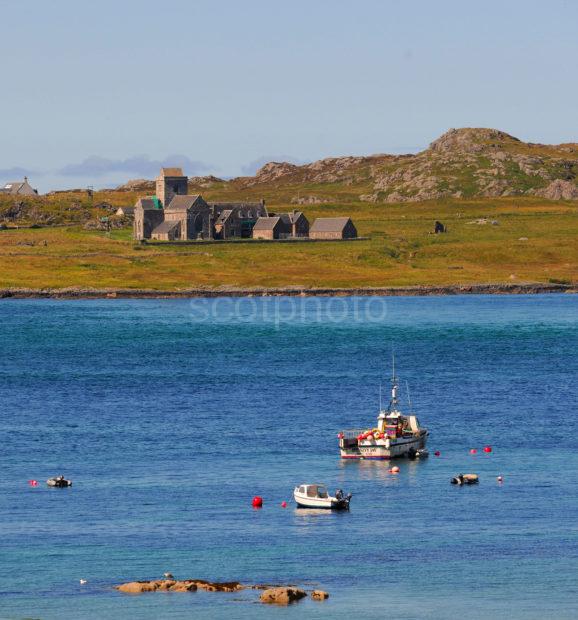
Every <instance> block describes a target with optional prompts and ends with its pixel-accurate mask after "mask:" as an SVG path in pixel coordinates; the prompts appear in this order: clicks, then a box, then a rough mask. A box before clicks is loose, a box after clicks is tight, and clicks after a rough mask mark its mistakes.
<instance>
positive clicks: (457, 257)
mask: <svg viewBox="0 0 578 620" xmlns="http://www.w3.org/2000/svg"><path fill="white" fill-rule="evenodd" d="M218 197H219V196H214V197H213V196H208V198H213V199H214V198H218ZM124 199H125V200H126V204H131V202H132V199H133V197H132V196H130V195H127V196H126V197H125V198H124ZM272 208H273V209H275V208H276V209H277V210H279V211H281V210H288V209H289V208H291V207H290V206H289V205H288V204H278V205H275V206H272ZM302 208H303V210H304V211H305V214H306V215H307V217H308V218H309V220H310V221H312V220H313V219H314V218H315V217H319V216H328V215H339V214H344V215H345V214H347V215H351V216H352V218H353V219H354V221H355V223H356V225H357V228H358V231H359V234H360V235H363V236H368V237H370V239H369V240H367V241H356V242H328V243H303V244H282V243H251V242H250V243H243V244H235V243H223V244H203V242H197V243H195V244H193V245H190V244H187V245H182V246H179V245H166V246H162V245H159V244H157V245H152V244H150V245H139V244H135V243H134V242H133V241H132V239H131V232H132V231H130V230H129V229H119V230H114V231H112V232H111V233H109V234H107V233H105V232H96V231H87V230H83V228H82V227H81V226H80V225H76V224H71V225H66V226H58V227H46V228H38V229H19V230H2V231H0V288H64V287H71V286H78V287H82V288H135V289H136V288H146V289H155V290H178V289H186V288H192V287H198V286H202V287H211V288H218V287H220V286H229V287H230V286H236V287H253V286H263V287H277V286H304V287H369V286H407V285H455V284H477V283H480V284H487V283H518V282H520V283H521V282H546V283H547V282H553V283H572V284H576V283H578V203H576V202H569V201H568V202H564V201H558V202H548V201H545V200H543V199H538V198H519V197H517V198H500V199H481V200H469V201H465V200H462V201H457V200H454V201H451V200H446V201H433V202H424V203H414V204H411V205H408V204H402V205H395V204H391V205H389V204H368V203H362V202H347V203H346V204H342V205H339V204H322V205H312V206H304V207H302ZM482 218H487V220H488V221H487V223H477V222H478V220H480V219H482ZM435 220H441V221H442V222H443V223H444V224H446V226H447V227H448V232H447V233H446V234H443V235H433V234H430V232H431V231H432V230H433V224H434V221H435ZM492 221H495V222H496V223H495V224H493V223H492Z"/></svg>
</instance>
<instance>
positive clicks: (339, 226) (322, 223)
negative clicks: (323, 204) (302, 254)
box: [309, 217, 350, 233]
mask: <svg viewBox="0 0 578 620" xmlns="http://www.w3.org/2000/svg"><path fill="white" fill-rule="evenodd" d="M349 221H350V218H348V217H318V218H317V219H316V220H315V221H314V222H313V226H311V229H310V231H309V232H310V233H314V232H341V231H342V230H343V229H344V228H345V226H346V225H347V222H349Z"/></svg>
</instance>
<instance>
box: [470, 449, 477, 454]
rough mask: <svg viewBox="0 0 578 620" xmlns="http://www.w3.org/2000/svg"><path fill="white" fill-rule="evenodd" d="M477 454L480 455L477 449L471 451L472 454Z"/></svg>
mask: <svg viewBox="0 0 578 620" xmlns="http://www.w3.org/2000/svg"><path fill="white" fill-rule="evenodd" d="M477 453H478V451H477V450H476V449H475V448H472V449H471V450H470V454H477Z"/></svg>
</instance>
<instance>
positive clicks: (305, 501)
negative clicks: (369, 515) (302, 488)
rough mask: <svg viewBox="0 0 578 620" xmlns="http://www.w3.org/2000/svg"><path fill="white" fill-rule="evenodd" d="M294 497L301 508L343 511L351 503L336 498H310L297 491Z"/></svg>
mask: <svg viewBox="0 0 578 620" xmlns="http://www.w3.org/2000/svg"><path fill="white" fill-rule="evenodd" d="M293 497H294V498H295V501H296V502H297V506H298V507H299V508H321V509H325V510H342V509H345V508H347V507H348V505H349V502H346V501H345V500H343V499H337V498H336V497H309V496H307V495H306V494H303V493H299V491H297V490H295V491H294V492H293Z"/></svg>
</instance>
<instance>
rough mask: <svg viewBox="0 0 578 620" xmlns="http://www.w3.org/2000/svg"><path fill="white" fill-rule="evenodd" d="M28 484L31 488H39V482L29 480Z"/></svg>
mask: <svg viewBox="0 0 578 620" xmlns="http://www.w3.org/2000/svg"><path fill="white" fill-rule="evenodd" d="M28 484H29V485H30V486H31V487H37V486H38V480H29V481H28Z"/></svg>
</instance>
